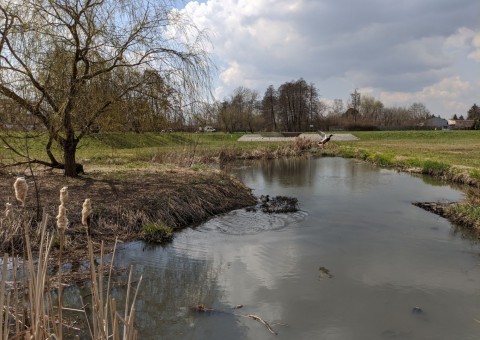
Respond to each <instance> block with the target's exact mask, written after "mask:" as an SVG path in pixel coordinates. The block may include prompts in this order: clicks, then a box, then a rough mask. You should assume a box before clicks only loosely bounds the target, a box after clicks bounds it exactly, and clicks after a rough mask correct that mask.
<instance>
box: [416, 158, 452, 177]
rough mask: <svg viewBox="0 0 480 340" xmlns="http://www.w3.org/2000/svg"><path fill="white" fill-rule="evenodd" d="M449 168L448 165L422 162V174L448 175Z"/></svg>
mask: <svg viewBox="0 0 480 340" xmlns="http://www.w3.org/2000/svg"><path fill="white" fill-rule="evenodd" d="M449 170H450V166H449V165H448V164H445V163H442V162H438V161H432V160H426V161H424V162H423V166H422V172H423V173H424V174H428V175H433V176H443V175H445V174H447V173H448V171H449Z"/></svg>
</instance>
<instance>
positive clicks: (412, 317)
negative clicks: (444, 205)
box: [114, 158, 480, 339]
mask: <svg viewBox="0 0 480 340" xmlns="http://www.w3.org/2000/svg"><path fill="white" fill-rule="evenodd" d="M231 171H232V173H234V174H235V175H236V176H238V177H239V178H240V179H241V180H242V181H243V182H244V183H245V184H246V185H247V186H249V187H250V188H253V189H254V193H255V195H257V196H260V195H262V194H268V195H270V196H276V195H282V196H293V197H296V198H298V201H299V207H300V211H299V212H297V213H293V214H270V215H269V214H264V213H262V212H260V211H257V212H247V211H245V210H237V211H233V212H231V213H228V214H225V215H222V216H218V217H215V218H213V219H211V220H210V221H208V222H206V223H204V224H202V225H200V226H197V227H195V228H189V229H186V230H184V231H183V232H181V233H179V234H178V235H177V236H176V238H175V240H174V241H173V243H171V244H170V245H168V246H165V247H147V246H145V245H144V244H143V243H142V242H134V243H130V244H127V245H124V246H123V247H122V248H121V249H119V250H118V252H117V254H116V262H117V264H118V265H121V266H124V267H128V266H129V265H133V266H134V269H135V276H136V277H139V276H140V274H142V275H143V281H142V284H141V288H140V292H139V296H138V298H137V299H138V300H137V319H136V324H137V329H138V331H139V338H140V339H272V337H275V336H274V335H273V334H271V333H270V332H269V330H268V329H267V327H266V326H265V325H263V324H262V323H261V322H258V321H256V320H254V319H252V318H249V317H246V316H247V315H249V314H253V315H256V316H258V317H260V318H262V319H263V320H265V321H267V322H268V323H269V325H270V326H271V327H272V328H273V330H274V331H275V332H277V333H278V335H277V336H276V338H278V339H478V338H479V335H480V266H479V264H480V247H479V245H478V244H477V243H476V242H475V241H473V240H470V239H468V238H467V237H464V236H462V234H461V233H456V232H455V229H454V228H453V227H452V225H451V224H450V223H449V222H448V221H446V220H445V219H443V218H441V217H438V216H436V215H434V214H432V213H429V212H427V211H424V210H422V209H420V208H418V207H416V206H414V205H412V204H411V203H412V202H413V201H456V200H459V199H461V198H462V192H461V191H460V190H458V189H457V188H453V187H451V186H448V185H445V184H441V183H439V182H435V181H432V180H431V179H429V180H428V181H424V179H422V178H421V177H416V176H411V175H408V174H403V173H398V172H396V171H393V170H385V169H379V168H376V167H373V166H371V165H369V164H366V163H363V162H359V161H356V160H351V159H343V158H307V159H295V160H277V161H270V162H254V163H250V164H248V165H246V164H240V165H238V167H234V168H233V169H231ZM122 294H123V292H122V290H121V289H120V288H116V289H115V291H114V295H115V296H117V297H118V298H119V299H120V298H121V295H122ZM199 304H203V305H205V306H207V307H209V308H213V309H214V311H211V312H207V313H206V312H199V311H195V310H194V309H193V308H192V307H194V306H196V305H199ZM238 305H242V306H243V307H242V308H239V309H234V307H235V306H238Z"/></svg>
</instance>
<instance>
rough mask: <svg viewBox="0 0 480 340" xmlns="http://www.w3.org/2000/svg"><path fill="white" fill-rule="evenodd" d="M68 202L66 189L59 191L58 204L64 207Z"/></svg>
mask: <svg viewBox="0 0 480 340" xmlns="http://www.w3.org/2000/svg"><path fill="white" fill-rule="evenodd" d="M67 201H68V187H63V188H61V189H60V204H62V205H65V204H66V203H67Z"/></svg>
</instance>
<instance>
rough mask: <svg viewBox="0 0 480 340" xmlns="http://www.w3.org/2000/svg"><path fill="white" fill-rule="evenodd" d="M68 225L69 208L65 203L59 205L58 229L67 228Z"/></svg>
mask: <svg viewBox="0 0 480 340" xmlns="http://www.w3.org/2000/svg"><path fill="white" fill-rule="evenodd" d="M67 226H68V218H67V209H65V206H64V205H63V204H60V205H59V206H58V215H57V227H58V229H61V230H65V229H67Z"/></svg>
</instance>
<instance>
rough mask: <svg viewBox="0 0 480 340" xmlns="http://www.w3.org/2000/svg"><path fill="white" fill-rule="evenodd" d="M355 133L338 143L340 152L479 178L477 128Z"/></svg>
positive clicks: (394, 163)
mask: <svg viewBox="0 0 480 340" xmlns="http://www.w3.org/2000/svg"><path fill="white" fill-rule="evenodd" d="M354 135H356V136H357V137H359V138H360V140H359V141H355V142H343V143H341V144H340V145H339V148H338V151H339V153H340V154H341V155H344V156H350V157H360V158H364V159H367V160H371V161H374V162H376V163H379V164H382V165H396V166H404V167H419V168H425V167H426V166H432V167H438V168H439V169H443V170H448V171H450V172H452V173H458V172H463V173H467V174H468V175H470V176H472V177H476V178H479V179H480V131H386V132H383V131H375V132H354Z"/></svg>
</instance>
